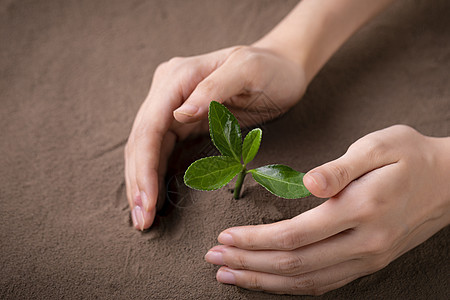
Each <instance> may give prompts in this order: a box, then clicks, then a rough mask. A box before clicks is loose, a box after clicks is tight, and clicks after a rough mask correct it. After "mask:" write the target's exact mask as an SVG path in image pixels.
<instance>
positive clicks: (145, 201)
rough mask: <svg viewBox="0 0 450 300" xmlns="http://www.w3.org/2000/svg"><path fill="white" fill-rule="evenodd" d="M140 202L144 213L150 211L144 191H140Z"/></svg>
mask: <svg viewBox="0 0 450 300" xmlns="http://www.w3.org/2000/svg"><path fill="white" fill-rule="evenodd" d="M141 200H142V206H143V207H144V209H145V210H146V211H149V210H150V201H148V197H147V194H146V193H145V192H144V191H141Z"/></svg>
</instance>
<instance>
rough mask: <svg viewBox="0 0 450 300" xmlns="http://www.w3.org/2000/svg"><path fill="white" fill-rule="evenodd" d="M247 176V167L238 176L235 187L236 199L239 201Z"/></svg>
mask: <svg viewBox="0 0 450 300" xmlns="http://www.w3.org/2000/svg"><path fill="white" fill-rule="evenodd" d="M245 175H247V170H246V169H245V167H243V168H242V171H241V172H240V173H239V174H238V177H237V180H236V185H235V186H234V199H239V195H240V194H241V188H242V183H243V182H244V178H245Z"/></svg>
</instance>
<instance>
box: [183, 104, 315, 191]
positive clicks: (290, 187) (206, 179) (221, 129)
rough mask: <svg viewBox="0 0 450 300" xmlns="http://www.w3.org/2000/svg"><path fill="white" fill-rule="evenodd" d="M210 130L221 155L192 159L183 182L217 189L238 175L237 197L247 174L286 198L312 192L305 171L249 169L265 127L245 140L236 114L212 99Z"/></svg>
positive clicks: (277, 166) (270, 168)
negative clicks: (306, 185)
mask: <svg viewBox="0 0 450 300" xmlns="http://www.w3.org/2000/svg"><path fill="white" fill-rule="evenodd" d="M208 120H209V132H210V134H211V140H212V141H213V143H214V145H215V146H216V147H217V149H218V150H219V151H220V153H221V154H222V156H210V157H205V158H201V159H199V160H197V161H195V162H193V163H192V164H191V165H190V166H189V167H188V169H187V170H186V173H185V174H184V183H185V184H186V185H187V186H189V187H191V188H193V189H197V190H202V191H211V190H216V189H219V188H221V187H223V186H224V185H226V184H227V183H228V182H230V181H231V180H232V179H233V178H234V177H235V176H236V175H237V176H238V177H237V180H236V185H235V188H234V198H235V199H238V198H239V195H240V192H241V187H242V183H243V182H244V177H245V175H247V174H248V173H250V174H252V177H253V179H255V180H256V181H257V182H258V183H259V184H261V185H262V186H263V187H264V188H266V189H267V190H268V191H269V192H271V193H273V194H275V195H277V196H279V197H282V198H287V199H294V198H302V197H306V196H308V195H310V192H309V191H308V190H307V189H306V187H305V186H304V185H303V175H304V174H303V173H300V172H297V171H295V170H294V169H292V168H290V167H288V166H284V165H268V166H263V167H259V168H256V169H251V170H247V169H246V166H247V164H248V163H249V162H251V161H252V160H253V158H255V156H256V153H257V152H258V150H259V145H260V143H261V137H262V130H261V129H260V128H255V129H253V130H252V131H250V132H249V133H248V134H247V136H246V137H245V139H244V142H242V137H241V128H240V127H239V123H238V121H237V120H236V118H235V117H234V116H233V114H232V113H231V112H230V111H229V110H228V109H227V108H226V107H225V106H223V105H222V104H220V103H218V102H216V101H212V102H211V103H210V105H209V113H208Z"/></svg>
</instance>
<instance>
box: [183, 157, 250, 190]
mask: <svg viewBox="0 0 450 300" xmlns="http://www.w3.org/2000/svg"><path fill="white" fill-rule="evenodd" d="M241 170H242V165H241V163H239V162H236V160H234V158H232V157H228V156H210V157H205V158H201V159H199V160H197V161H195V162H193V163H192V164H191V165H190V166H189V168H188V169H187V170H186V173H184V183H185V184H186V185H187V186H188V187H191V188H193V189H197V190H202V191H211V190H217V189H219V188H221V187H223V186H224V185H225V184H227V183H228V182H230V181H231V179H233V178H234V176H236V174H237V173H239V172H240V171H241Z"/></svg>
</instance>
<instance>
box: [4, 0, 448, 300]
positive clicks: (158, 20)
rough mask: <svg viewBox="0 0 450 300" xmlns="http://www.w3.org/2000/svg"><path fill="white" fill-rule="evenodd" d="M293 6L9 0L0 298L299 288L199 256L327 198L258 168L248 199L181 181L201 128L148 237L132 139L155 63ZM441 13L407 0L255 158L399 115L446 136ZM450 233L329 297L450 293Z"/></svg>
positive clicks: (341, 142) (319, 157)
mask: <svg viewBox="0 0 450 300" xmlns="http://www.w3.org/2000/svg"><path fill="white" fill-rule="evenodd" d="M296 2H297V1H294V0H292V1H259V0H251V1H238V0H233V1H220V0H216V1H210V0H197V1H173V0H172V1H119V0H117V1H106V0H104V1H103V0H102V1H90V0H85V1H79V0H77V1H63V2H61V1H53V0H51V1H50V0H49V1H14V0H4V1H1V2H0V41H1V42H0V78H1V80H0V128H1V139H0V149H1V152H0V154H1V155H0V243H1V246H0V266H1V272H0V298H2V299H4V298H21V299H23V298H42V299H56V298H70V299H74V298H84V299H86V298H108V299H110V298H130V299H141V298H149V299H174V298H175V299H219V298H222V299H274V298H277V299H278V298H284V297H285V298H289V296H277V295H270V294H264V293H258V292H252V291H247V290H244V289H240V288H237V287H234V286H228V285H222V284H219V283H217V282H216V281H215V271H216V270H217V267H215V266H212V265H209V264H207V263H206V262H204V260H203V256H204V254H205V253H206V251H207V250H208V249H209V248H210V247H212V246H213V245H215V244H216V243H217V241H216V238H217V235H218V233H219V232H220V231H222V230H223V229H225V228H227V227H230V226H234V225H243V224H261V223H268V222H273V221H277V220H281V219H285V218H289V217H292V216H295V215H297V214H299V213H301V212H303V211H305V210H308V209H310V208H313V207H315V206H317V205H318V204H319V203H321V200H319V199H317V198H314V197H309V198H307V199H304V200H280V199H277V198H276V197H275V196H273V195H271V194H269V193H268V192H266V191H265V190H264V189H262V188H261V187H259V186H257V185H256V184H254V183H252V182H251V181H250V180H248V179H249V178H247V180H246V185H245V186H244V191H243V192H244V199H242V200H239V201H236V200H233V199H232V196H231V194H230V192H229V191H228V190H227V188H224V189H222V190H220V191H218V192H198V191H192V190H186V189H184V188H183V187H182V186H181V185H179V184H177V181H176V180H177V179H180V176H177V174H178V175H179V174H181V172H182V167H181V166H184V165H187V164H188V163H189V162H191V161H192V160H193V159H195V158H196V157H195V156H196V155H197V154H198V153H203V152H202V151H209V150H208V149H209V148H208V146H207V143H206V142H205V141H204V140H196V141H195V142H192V141H191V142H187V143H184V144H183V145H180V147H179V149H178V152H177V153H179V154H181V156H180V157H178V158H177V159H175V157H174V159H173V161H174V162H178V166H177V167H176V168H172V169H171V175H170V176H168V180H169V184H168V186H169V199H170V201H169V202H170V203H169V205H166V206H165V208H164V210H163V211H162V212H161V215H160V216H158V217H157V220H156V223H155V226H154V227H153V228H152V229H151V230H148V231H147V232H144V233H140V232H137V231H136V230H134V229H133V228H132V226H131V224H130V217H129V209H128V206H127V201H126V199H125V194H124V179H123V147H124V144H125V142H126V139H127V136H128V134H129V131H130V128H131V124H132V121H133V119H134V116H135V114H136V112H137V110H138V107H139V105H140V103H141V102H142V100H143V99H144V97H145V96H146V93H147V89H148V85H149V82H150V81H151V78H152V73H153V71H154V70H155V68H156V66H157V65H158V63H160V62H162V61H164V60H167V59H169V58H170V57H172V56H183V55H184V56H185V55H192V54H197V53H203V52H208V51H211V50H214V49H217V48H221V47H225V46H230V45H234V44H245V43H250V42H252V41H254V40H255V39H256V38H258V37H259V36H261V35H262V34H264V33H265V32H267V31H268V30H269V29H270V28H271V27H272V26H273V25H274V24H276V23H277V22H278V21H279V20H280V19H281V18H282V17H283V16H284V15H285V14H286V13H287V12H288V11H289V10H290V9H291V8H292V7H293V6H294V5H295V4H296ZM448 11H450V5H449V2H448V1H446V0H442V1H432V2H430V1H427V0H423V1H399V2H398V3H397V4H396V5H394V6H393V7H392V8H390V9H389V10H388V11H387V12H386V13H384V14H383V15H382V16H380V17H379V18H378V19H376V20H375V21H374V22H372V23H371V24H370V25H369V26H367V27H366V28H364V29H363V30H362V31H360V32H359V33H358V34H357V35H355V36H354V37H353V38H352V39H351V40H350V41H349V42H348V43H347V44H346V45H345V47H344V48H342V49H341V50H340V51H339V52H338V53H337V54H336V55H335V56H334V58H333V59H332V60H331V61H330V62H329V63H328V64H327V65H326V66H325V68H324V69H323V70H322V71H321V72H320V74H319V75H318V76H317V77H316V79H315V80H314V81H313V83H312V84H311V85H310V87H309V89H308V91H307V93H306V95H305V96H304V98H303V100H302V101H301V103H300V104H299V105H297V106H296V107H295V108H294V109H292V110H291V111H290V112H289V113H288V114H286V115H285V116H283V117H282V118H280V119H278V120H277V121H275V122H272V123H270V124H266V125H264V128H263V129H264V139H263V143H262V147H261V150H260V153H259V154H258V156H257V157H256V159H255V161H254V165H262V164H266V163H275V162H276V163H284V164H287V165H290V166H292V167H294V168H295V169H298V170H304V171H307V170H309V169H310V168H312V167H314V166H317V165H319V164H321V163H324V162H326V161H329V160H332V159H334V158H336V157H338V156H340V155H341V154H343V153H344V152H345V150H346V148H347V147H348V146H349V145H350V144H351V143H352V142H353V141H355V140H356V139H358V138H359V137H361V136H363V135H365V134H367V133H369V132H372V131H374V130H377V129H381V128H384V127H387V126H390V125H393V124H398V123H403V124H408V125H411V126H413V127H415V128H416V129H417V130H419V131H421V132H422V133H424V134H427V135H433V136H448V135H449V127H450V126H449V125H450V115H449V113H450V109H449V107H450V102H449V99H450V85H449V82H448V79H449V77H448V71H449V69H450V56H449V51H450V44H449V42H448V37H449V36H450V18H448ZM205 147H206V148H205ZM193 153H196V155H192V154H193ZM176 192H178V193H180V194H181V196H178V197H177V195H176ZM171 203H172V204H171ZM174 204H175V205H174ZM449 237H450V230H449V228H446V229H444V230H442V231H440V232H439V233H438V234H436V235H435V236H434V237H432V238H430V239H429V240H428V241H426V242H425V243H424V244H422V245H421V246H419V247H417V248H415V249H413V250H412V251H410V252H409V253H407V254H405V255H403V256H402V257H400V258H399V259H397V260H396V261H394V262H393V263H391V264H390V265H389V266H388V267H386V268H385V269H383V270H381V271H379V272H377V273H375V274H373V275H370V276H366V277H364V278H361V279H358V280H356V281H354V282H352V283H351V284H349V285H347V286H345V287H343V288H341V289H338V290H336V291H333V292H330V293H328V294H326V295H325V296H323V298H324V299H368V298H378V299H380V298H384V299H396V298H397V299H398V298H402V299H446V298H447V297H448V295H449V294H450V287H449V282H448V274H450V264H449V261H450V260H449V252H448V249H449V248H450V242H449V241H450V239H449Z"/></svg>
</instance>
